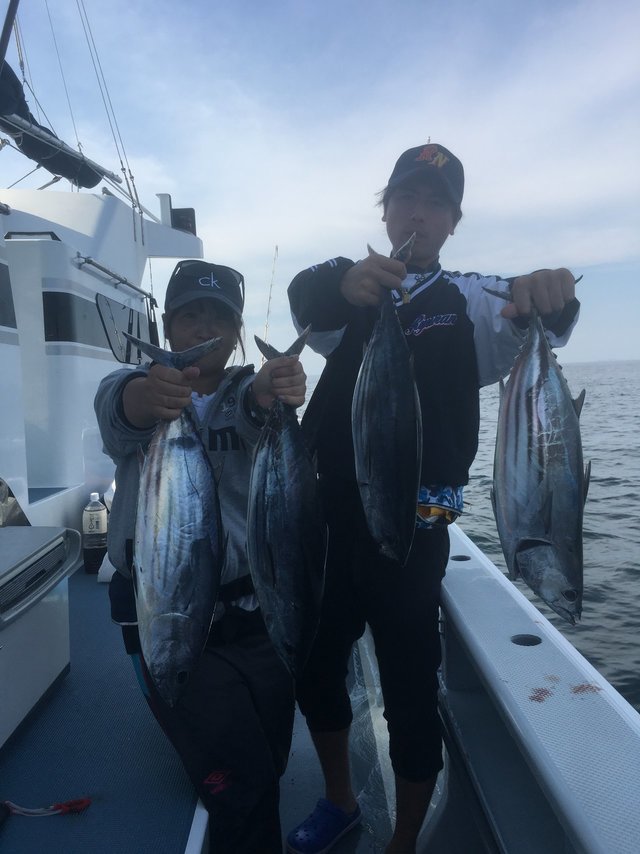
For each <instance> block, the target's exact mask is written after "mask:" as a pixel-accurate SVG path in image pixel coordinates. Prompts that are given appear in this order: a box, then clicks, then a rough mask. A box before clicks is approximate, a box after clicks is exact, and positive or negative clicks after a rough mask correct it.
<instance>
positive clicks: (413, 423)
mask: <svg viewBox="0 0 640 854" xmlns="http://www.w3.org/2000/svg"><path fill="white" fill-rule="evenodd" d="M414 240H415V234H414V235H413V236H412V237H411V238H410V239H409V240H408V241H407V243H405V244H404V245H403V246H401V247H400V249H398V251H397V252H396V253H395V255H394V256H393V257H394V258H397V259H398V260H401V261H404V262H406V261H408V259H409V257H410V255H411V247H412V246H413V241H414ZM351 424H352V432H353V448H354V454H355V466H356V479H357V481H358V488H359V490H360V498H361V501H362V506H363V509H364V513H365V517H366V520H367V525H368V527H369V532H370V533H371V536H372V537H373V539H374V541H375V542H376V543H377V544H378V546H379V548H380V551H381V553H382V554H383V555H385V556H386V557H388V558H391V559H392V560H395V561H397V562H398V563H400V564H402V565H404V564H405V563H406V560H407V557H408V555H409V550H410V549H411V544H412V542H413V534H414V531H415V524H416V507H417V501H418V490H419V488H420V469H421V461H422V416H421V411H420V400H419V398H418V392H417V389H416V384H415V380H414V374H413V362H412V359H411V354H410V352H409V347H408V345H407V341H406V338H405V335H404V332H403V330H402V327H401V325H400V321H399V320H398V315H397V313H396V310H395V308H394V305H393V300H392V297H391V294H390V293H389V294H385V295H384V297H383V299H382V301H381V304H380V311H379V314H378V318H377V320H376V323H375V326H374V328H373V331H372V333H371V337H370V339H369V343H368V345H367V349H366V351H365V354H364V358H363V360H362V365H361V366H360V371H359V373H358V378H357V380H356V385H355V388H354V392H353V402H352V406H351Z"/></svg>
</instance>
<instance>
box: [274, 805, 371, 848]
mask: <svg viewBox="0 0 640 854" xmlns="http://www.w3.org/2000/svg"><path fill="white" fill-rule="evenodd" d="M361 820H362V812H361V811H360V807H359V806H357V807H356V808H355V810H354V811H353V812H352V813H346V812H344V811H343V810H341V809H340V808H339V807H337V806H335V805H334V804H332V803H331V801H327V800H326V799H325V798H320V800H319V801H318V803H317V804H316V808H315V809H314V811H313V812H312V813H311V815H310V816H309V817H308V818H306V819H305V820H304V821H303V822H302V824H299V825H298V826H297V827H294V829H293V830H292V831H291V833H289V835H288V836H287V851H288V852H289V854H326V852H327V851H329V850H330V849H331V848H333V846H334V845H335V844H336V842H337V841H338V840H339V839H342V837H343V836H344V835H345V833H348V832H349V831H350V830H352V829H353V828H354V827H356V825H358V824H360V822H361Z"/></svg>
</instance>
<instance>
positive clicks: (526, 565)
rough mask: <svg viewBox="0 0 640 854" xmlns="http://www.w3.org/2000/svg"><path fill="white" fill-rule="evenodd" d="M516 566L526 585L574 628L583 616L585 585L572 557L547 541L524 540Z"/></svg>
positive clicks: (518, 548) (517, 553)
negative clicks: (579, 578) (578, 582)
mask: <svg viewBox="0 0 640 854" xmlns="http://www.w3.org/2000/svg"><path fill="white" fill-rule="evenodd" d="M514 560H515V563H516V565H517V568H518V571H519V573H520V574H521V576H522V578H523V580H524V581H525V582H526V584H527V585H528V586H529V587H530V588H531V589H532V590H533V592H534V593H535V594H536V595H537V596H539V597H540V598H541V599H542V600H543V602H546V604H547V605H548V606H549V607H550V608H552V609H553V610H554V611H555V612H556V614H559V615H560V616H561V617H562V618H563V619H565V620H567V621H568V622H569V623H571V625H572V626H574V625H575V623H576V620H579V619H580V615H581V613H582V585H581V584H577V583H576V582H575V580H574V579H575V577H579V575H578V574H577V573H576V571H575V567H574V566H573V562H572V560H571V556H570V555H568V554H565V553H563V552H562V551H561V549H560V548H558V546H556V545H555V544H554V543H551V542H549V541H547V540H522V541H521V542H520V543H519V544H518V547H517V549H516V553H515V558H514Z"/></svg>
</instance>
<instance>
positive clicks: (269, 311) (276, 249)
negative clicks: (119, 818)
mask: <svg viewBox="0 0 640 854" xmlns="http://www.w3.org/2000/svg"><path fill="white" fill-rule="evenodd" d="M277 260H278V244H277V243H276V248H275V251H274V253H273V269H272V270H271V284H270V285H269V300H268V302H267V319H266V320H265V322H264V340H265V341H268V340H269V339H268V337H267V336H268V333H269V315H270V313H271V293H272V291H273V280H274V278H275V275H276V261H277ZM264 362H265V358H264V356H263V357H262V364H264Z"/></svg>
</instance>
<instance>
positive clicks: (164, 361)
mask: <svg viewBox="0 0 640 854" xmlns="http://www.w3.org/2000/svg"><path fill="white" fill-rule="evenodd" d="M122 334H123V335H124V336H125V338H126V339H127V340H128V341H130V342H131V343H132V344H133V345H134V346H135V347H137V348H138V350H140V351H141V352H142V353H144V354H145V355H146V356H149V357H150V358H151V359H153V361H154V362H157V363H158V364H159V365H164V366H165V367H167V368H177V369H178V370H179V371H181V370H182V369H183V368H188V367H190V366H191V365H195V363H196V362H198V361H199V360H200V359H202V357H203V356H206V355H207V353H210V352H211V351H212V350H217V349H218V346H219V344H220V341H221V340H222V339H221V338H211V339H210V340H209V341H205V342H204V343H203V344H198V345H197V346H196V347H190V348H189V349H188V350H180V351H178V352H173V351H171V350H163V349H162V347H156V345H155V344H151V343H149V342H148V341H141V340H140V339H139V338H135V337H134V336H133V335H129V333H128V332H123V333H122Z"/></svg>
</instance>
